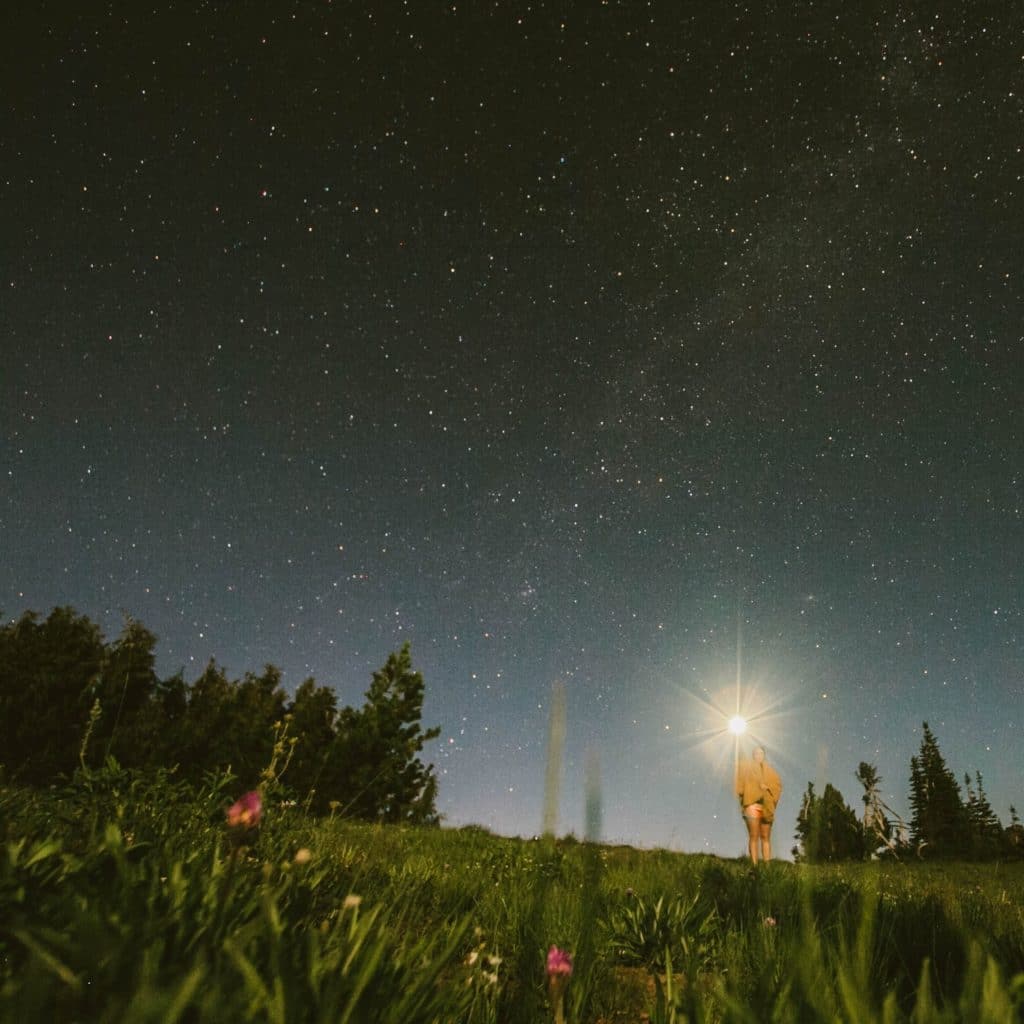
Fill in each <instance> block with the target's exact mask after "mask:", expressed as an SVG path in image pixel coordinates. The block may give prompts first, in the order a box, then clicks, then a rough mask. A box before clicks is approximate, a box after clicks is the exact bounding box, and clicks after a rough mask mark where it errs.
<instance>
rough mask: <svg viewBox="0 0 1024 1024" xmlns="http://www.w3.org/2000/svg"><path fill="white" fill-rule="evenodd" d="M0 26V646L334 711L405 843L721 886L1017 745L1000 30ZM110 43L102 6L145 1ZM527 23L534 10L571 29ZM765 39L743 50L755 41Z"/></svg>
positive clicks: (560, 17)
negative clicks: (766, 803)
mask: <svg viewBox="0 0 1024 1024" xmlns="http://www.w3.org/2000/svg"><path fill="white" fill-rule="evenodd" d="M62 6H63V5H47V4H41V5H38V7H39V10H38V11H36V12H34V13H28V14H25V13H23V14H21V15H18V16H15V18H14V20H13V22H12V26H11V31H10V36H9V38H10V39H11V40H12V41H13V42H14V44H15V49H16V54H15V57H14V60H13V62H11V63H9V65H8V67H7V68H6V78H7V81H8V85H7V87H6V88H5V89H4V90H3V99H2V103H3V107H4V109H5V114H6V120H7V125H8V127H7V129H6V130H5V131H4V132H3V133H2V136H0V167H2V171H0V209H2V211H3V224H4V230H3V232H2V237H0V247H2V254H3V259H2V267H3V279H2V285H3V302H2V304H0V329H2V332H3V337H4V347H3V352H4V357H3V369H2V375H0V399H2V401H0V437H2V447H0V551H2V558H0V608H2V609H3V613H4V615H5V616H6V617H7V618H15V617H17V616H18V615H20V614H21V613H22V612H23V611H24V610H26V609H34V610H37V611H40V612H43V613H46V612H48V611H49V609H50V608H51V607H53V606H55V605H62V604H71V605H73V606H74V607H75V608H76V609H77V610H78V611H80V612H82V613H84V614H86V615H88V616H90V617H91V618H93V619H94V620H96V621H97V622H100V623H101V624H102V626H103V628H104V630H105V631H106V633H107V635H108V636H116V635H117V633H118V632H119V630H120V628H121V624H122V622H123V616H124V614H125V613H126V612H127V613H130V614H131V615H132V616H134V617H135V618H138V619H140V620H141V621H142V622H143V623H144V624H145V625H146V626H147V627H149V628H150V629H152V630H153V631H154V632H155V633H156V634H157V635H158V637H159V646H158V656H159V663H158V668H159V670H160V671H161V673H162V674H165V675H170V674H171V673H173V672H174V671H176V670H177V669H178V668H183V669H184V671H185V674H186V678H188V679H194V678H195V677H196V676H197V675H198V674H199V672H200V671H201V670H202V668H203V667H204V666H205V664H206V663H207V661H208V660H209V659H210V658H211V657H214V658H216V659H217V661H218V663H220V664H222V665H224V666H225V667H226V669H227V671H228V673H229V674H230V675H232V676H233V677H239V676H241V675H242V674H243V673H244V672H245V671H246V670H249V669H254V670H258V669H259V668H261V667H262V665H263V664H264V663H266V662H272V663H274V664H276V665H278V666H279V667H280V668H281V669H282V670H283V671H284V679H285V683H286V685H287V686H288V687H290V688H293V687H295V686H297V685H298V684H299V683H300V682H301V681H302V680H303V679H304V678H306V677H307V676H309V675H313V676H315V678H316V680H317V681H318V682H319V683H321V684H327V685H331V686H333V687H335V688H336V690H337V692H338V695H339V700H340V701H341V702H342V703H359V702H361V699H362V694H363V691H364V690H365V689H366V687H367V685H368V684H369V675H370V672H371V671H372V669H373V668H375V667H377V666H379V665H381V664H382V663H383V662H384V660H385V659H386V657H387V654H388V652H389V651H391V650H393V649H396V648H397V647H399V646H400V645H401V644H402V643H403V642H404V641H406V640H408V641H410V642H411V645H412V653H413V660H414V663H415V664H416V666H417V667H418V668H419V669H420V670H421V671H422V672H423V674H424V677H425V681H426V689H427V697H426V706H425V719H426V724H429V725H433V724H440V725H441V726H442V730H443V732H442V736H441V738H440V739H439V740H438V741H436V743H435V744H434V745H432V746H431V748H428V749H427V751H426V752H425V753H426V755H427V756H428V758H429V759H431V760H433V761H434V763H435V764H436V766H437V769H438V773H439V776H440V795H439V807H440V809H441V810H442V811H443V813H444V814H445V815H446V819H447V821H448V823H449V824H454V825H458V824H463V823H468V822H477V823H481V824H484V825H486V826H487V827H490V828H492V829H494V830H496V831H499V832H502V833H508V834H516V833H517V834H525V835H529V834H532V833H534V832H536V831H537V830H538V829H539V828H540V825H541V813H542V803H543V793H542V790H543V779H544V758H545V743H546V730H547V723H548V714H549V704H550V697H551V692H552V685H553V683H554V682H555V681H556V680H560V681H562V682H563V683H564V684H565V688H566V694H567V720H566V729H567V731H566V762H565V769H564V772H565V775H564V785H563V789H562V793H563V802H562V811H561V818H560V822H559V830H560V831H570V830H572V831H575V832H577V833H578V834H581V833H582V828H583V824H582V823H583V789H584V786H583V775H584V763H585V761H586V759H587V757H588V754H590V753H596V754H597V755H598V757H599V761H600V780H601V797H602V805H603V827H602V832H603V835H604V836H605V837H606V838H608V839H615V840H623V841H626V842H631V843H635V844H638V845H655V844H658V845H668V846H671V847H673V848H677V849H685V850H710V851H714V852H718V853H723V854H727V855H736V854H738V853H740V852H741V851H742V849H743V845H744V835H743V829H742V825H741V823H740V822H739V820H738V818H737V816H736V813H735V810H734V800H733V798H732V796H731V795H730V783H731V777H730V776H731V757H732V746H731V743H732V740H731V738H730V739H727V738H726V737H725V736H724V735H723V734H722V730H723V728H724V725H725V719H726V718H727V717H728V715H730V714H732V713H733V712H734V711H735V710H736V707H735V705H736V702H737V679H738V681H739V696H740V702H741V703H742V704H743V705H744V708H745V710H747V711H749V712H754V713H758V712H760V718H758V719H757V721H756V722H755V725H754V728H755V732H756V734H757V736H758V737H759V738H760V739H761V740H763V741H764V742H766V744H767V746H768V749H769V757H770V759H771V760H773V761H774V763H775V764H776V765H777V766H778V768H779V769H780V771H781V773H782V776H783V780H784V782H785V784H786V793H785V795H784V796H783V801H782V805H781V807H780V810H779V824H778V826H777V828H778V831H779V833H780V835H779V837H778V838H777V841H776V846H777V848H779V849H780V850H788V848H789V846H790V845H791V835H792V827H793V821H794V818H795V814H796V809H797V807H798V805H799V795H800V792H801V791H802V790H803V789H804V788H805V787H806V785H807V782H808V781H811V780H813V781H815V782H817V783H819V784H823V783H824V782H825V781H830V782H832V783H833V784H834V785H836V786H837V787H838V788H839V789H840V790H841V791H842V792H843V794H844V796H846V798H847V800H848V801H849V802H851V803H852V804H854V805H855V806H856V807H859V806H860V803H859V790H858V786H857V783H856V782H855V780H854V778H853V772H854V770H855V769H856V767H857V764H858V762H859V761H862V760H866V761H871V762H873V763H875V764H876V765H877V766H878V769H879V771H880V772H881V775H882V777H883V785H882V789H883V793H884V795H885V798H886V800H887V801H888V802H890V803H892V804H894V805H895V806H897V807H900V808H902V809H903V810H906V809H907V805H906V792H907V781H908V778H909V760H910V757H911V755H912V754H913V753H915V752H916V750H917V748H918V746H919V744H920V726H921V722H922V721H923V720H927V721H928V722H929V724H930V725H931V727H932V729H933V731H934V732H935V734H936V736H937V738H938V741H939V743H940V746H941V749H942V751H943V753H944V755H945V757H946V760H947V763H948V764H949V766H950V767H951V768H952V769H953V770H954V772H956V773H957V774H958V775H959V776H962V775H963V773H964V772H968V771H969V772H970V773H971V775H972V777H973V775H974V772H975V771H980V772H981V773H982V775H983V777H984V780H985V785H986V789H987V791H988V796H989V799H990V800H991V802H992V804H993V806H994V807H995V808H996V810H997V813H999V815H1000V817H1001V818H1002V819H1003V821H1004V823H1007V822H1008V820H1009V806H1010V805H1011V804H1013V803H1015V802H1016V804H1017V805H1018V806H1022V807H1024V779H1022V775H1021V772H1020V769H1019V767H1018V763H1017V758H1016V757H1015V754H1016V752H1017V750H1018V749H1019V746H1020V743H1021V739H1022V736H1021V727H1022V718H1021V711H1020V708H1021V707H1022V706H1024V705H1022V702H1021V701H1022V697H1024V683H1022V669H1021V648H1020V638H1021V636H1022V605H1021V595H1022V582H1024V581H1022V568H1021V566H1022V565H1024V513H1022V508H1024V493H1022V492H1024V487H1022V472H1024V469H1022V450H1024V449H1022V427H1021V421H1022V402H1021V399H1020V389H1021V384H1022V383H1024V342H1022V335H1021V323H1022V322H1024V321H1022V315H1021V314H1022V312H1024V303H1022V297H1024V292H1022V284H1021V273H1020V267H1021V264H1022V251H1021V250H1022V245H1021V238H1022V234H1021V225H1022V224H1024V209H1022V195H1021V193H1022V179H1021V175H1022V173H1024V157H1022V148H1021V147H1022V142H1021V140H1022V139H1024V130H1022V129H1024V123H1022V122H1024V116H1022V115H1024V85H1022V82H1021V71H1022V68H1024V64H1022V57H1024V51H1022V49H1021V45H1020V40H1021V38H1024V15H1022V14H1021V13H1019V12H1016V11H1015V10H1014V9H1013V8H1012V5H1010V6H1006V5H1004V4H1000V5H996V4H993V3H986V2H978V3H972V4H971V5H968V6H967V7H965V8H963V9H961V10H958V11H956V12H955V17H954V16H953V12H949V13H948V14H947V12H946V11H945V10H944V9H943V8H942V7H941V5H940V6H938V7H936V6H935V5H926V4H923V3H917V4H915V3H903V4H896V3H891V2H888V0H883V2H882V3H880V4H875V5H871V12H870V13H868V12H867V10H866V9H865V10H862V9H861V8H860V6H859V5H850V4H846V3H841V2H838V0H826V2H825V3H819V4H814V5H810V4H796V5H769V6H767V7H764V8H763V9H760V8H758V6H757V5H754V6H752V7H748V6H746V5H743V4H732V3H722V4H716V5H703V6H702V5H672V4H666V5H656V4H645V3H633V2H630V3H626V2H609V0H605V2H603V3H594V4H587V5H584V4H579V5H554V4H548V3H544V2H534V3H530V4H521V3H512V2H504V0H495V2H490V3H483V2H480V3H476V2H469V3H464V4H457V5H456V4H440V3H426V2H424V3H418V2H417V3H415V4H413V3H404V4H403V3H372V4H359V3H330V2H318V3H312V2H310V3H292V4H281V3H265V2H262V3H261V2H253V3H246V4H245V5H223V7H219V6H218V5H207V4H174V5H169V4H159V3H158V4H157V5H156V9H155V10H143V9H141V8H138V9H136V7H134V6H131V7H130V6H129V5H123V8H124V9H123V10H122V9H121V7H122V5H119V4H112V5H104V7H103V9H102V10H99V11H97V12H95V13H93V12H90V11H88V10H84V9H83V10H79V11H78V12H76V13H68V12H66V11H64V10H62V9H61V8H62ZM150 6H152V5H150ZM576 8H579V10H577V9H576ZM779 8H785V9H779Z"/></svg>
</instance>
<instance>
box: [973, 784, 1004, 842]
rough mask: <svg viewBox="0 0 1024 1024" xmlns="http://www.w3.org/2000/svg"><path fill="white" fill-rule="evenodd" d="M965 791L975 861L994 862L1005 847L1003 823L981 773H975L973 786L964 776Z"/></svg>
mask: <svg viewBox="0 0 1024 1024" xmlns="http://www.w3.org/2000/svg"><path fill="white" fill-rule="evenodd" d="M975 787H977V788H975ZM964 789H965V790H966V791H967V806H966V810H967V818H968V821H969V822H970V827H971V840H972V847H971V856H972V858H973V859H975V860H994V859H996V858H997V857H998V856H999V855H1000V853H1001V852H1002V848H1003V846H1004V833H1003V823H1002V822H1001V821H1000V820H999V817H998V815H997V814H996V812H995V811H994V810H992V805H991V804H990V803H989V802H988V797H987V796H986V794H985V784H984V782H983V781H982V778H981V772H980V771H976V772H975V773H974V785H973V786H972V785H971V777H970V776H969V775H967V774H966V773H965V774H964Z"/></svg>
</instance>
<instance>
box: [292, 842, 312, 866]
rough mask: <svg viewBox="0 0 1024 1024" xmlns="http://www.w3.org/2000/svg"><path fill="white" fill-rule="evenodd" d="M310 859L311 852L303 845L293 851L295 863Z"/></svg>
mask: <svg viewBox="0 0 1024 1024" xmlns="http://www.w3.org/2000/svg"><path fill="white" fill-rule="evenodd" d="M312 859H313V852H312V851H311V850H310V849H308V848H307V847H305V846H303V847H302V848H301V849H300V850H296V851H295V863H296V864H308V863H309V862H310V861H311V860H312Z"/></svg>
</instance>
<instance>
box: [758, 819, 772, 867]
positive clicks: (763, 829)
mask: <svg viewBox="0 0 1024 1024" xmlns="http://www.w3.org/2000/svg"><path fill="white" fill-rule="evenodd" d="M759 832H760V839H761V859H762V860H764V861H769V860H771V859H772V823H771V822H770V821H762V822H761V824H760V827H759Z"/></svg>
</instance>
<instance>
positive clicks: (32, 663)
mask: <svg viewBox="0 0 1024 1024" xmlns="http://www.w3.org/2000/svg"><path fill="white" fill-rule="evenodd" d="M156 642H157V638H156V636H154V634H153V633H151V632H150V631H149V630H148V629H146V627H145V626H144V625H142V623H140V622H137V621H135V620H133V619H128V620H127V621H126V623H125V626H124V629H123V631H122V632H121V635H120V636H119V637H118V638H117V639H116V640H114V641H112V642H107V641H106V640H105V639H104V637H103V634H102V633H101V631H100V629H99V627H98V626H97V625H96V624H95V623H93V622H91V621H90V620H89V619H88V618H87V617H86V616H84V615H79V614H78V613H77V612H76V611H75V610H74V609H73V608H70V607H65V608H55V609H54V610H53V611H52V612H51V613H50V615H49V616H48V617H47V618H46V619H45V620H40V617H39V615H38V614H37V613H35V612H25V613H24V614H23V615H22V616H21V618H19V619H18V620H17V621H15V622H11V623H8V624H6V625H4V626H2V627H0V766H2V770H3V775H4V776H6V778H7V779H8V780H9V781H12V782H17V783H22V784H27V785H33V786H46V785H51V784H54V783H56V782H58V781H60V780H63V779H67V778H68V777H70V776H71V775H72V774H73V773H74V772H75V771H76V770H80V769H83V768H87V767H90V766H92V767H96V766H99V765H101V764H104V763H106V762H107V761H108V759H109V758H114V759H116V761H117V762H118V763H119V764H120V765H121V766H122V767H124V768H139V769H143V768H171V767H174V768H175V771H176V772H177V773H178V774H179V775H180V776H181V777H184V778H186V779H189V780H194V781H197V782H198V781H199V780H200V779H201V778H202V777H203V776H204V775H205V774H206V773H208V772H210V771H224V770H228V769H230V771H231V772H233V773H234V775H236V776H237V777H238V779H239V782H240V784H241V785H243V786H250V787H252V786H256V785H257V784H258V783H259V782H260V777H261V773H262V772H263V771H264V770H265V769H266V768H267V766H268V765H269V764H271V762H272V761H273V762H274V764H275V765H276V772H277V774H278V775H280V781H281V784H282V785H283V786H285V787H286V788H287V789H288V790H289V791H290V792H291V793H292V794H293V795H294V796H295V798H296V799H300V800H302V801H303V802H304V803H306V802H308V805H309V807H310V809H311V810H313V811H314V812H319V813H325V812H328V811H334V812H338V813H342V814H345V815H347V816H350V817H358V818H364V819H367V820H375V821H387V822H410V823H416V824H437V822H438V815H437V810H436V807H435V800H436V795H437V779H436V777H435V775H434V770H433V766H431V765H425V764H424V763H423V762H422V761H421V760H420V758H419V756H418V755H419V753H420V751H421V750H422V748H423V745H424V744H425V743H426V742H427V741H429V740H432V739H435V738H436V737H437V736H438V734H439V732H440V730H439V729H437V728H433V729H426V730H424V729H422V728H421V724H420V723H421V716H422V708H423V690H424V686H423V677H422V676H421V675H420V673H419V672H415V671H413V668H412V662H411V656H410V653H409V645H408V644H406V645H405V646H404V647H403V648H402V649H401V650H400V651H398V652H395V653H392V654H391V655H390V656H389V657H388V659H387V662H386V664H385V665H384V666H383V667H382V668H380V669H379V670H378V671H376V672H374V673H373V678H372V682H371V684H370V688H369V689H368V690H367V691H366V704H365V705H364V706H363V707H362V708H358V709H357V708H351V707H338V704H337V700H336V697H335V694H334V691H333V690H331V689H330V688H329V687H326V686H318V685H317V684H316V682H315V680H314V679H312V678H309V679H307V680H306V681H305V682H303V683H302V685H301V686H299V688H298V689H297V690H296V691H295V695H294V696H293V697H289V696H288V694H287V693H286V692H285V690H284V689H283V688H282V686H281V673H280V670H278V669H277V668H275V667H274V666H273V665H267V666H266V667H265V668H264V669H263V672H262V673H260V674H259V675H257V674H255V673H252V672H247V673H246V674H245V675H244V676H243V677H242V678H241V679H229V678H228V676H227V674H226V673H225V671H224V669H223V668H221V667H220V666H219V665H217V664H216V663H215V662H214V661H212V660H211V662H210V663H209V664H208V665H207V666H206V669H205V670H204V671H203V673H202V674H201V675H200V676H199V678H198V679H196V680H195V681H194V682H192V683H188V682H186V681H185V679H184V677H183V675H182V673H181V672H178V673H177V674H176V675H174V676H171V677H170V678H169V679H161V678H159V677H158V676H157V674H156V672H155V664H156V658H155V653H154V652H155V649H156Z"/></svg>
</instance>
